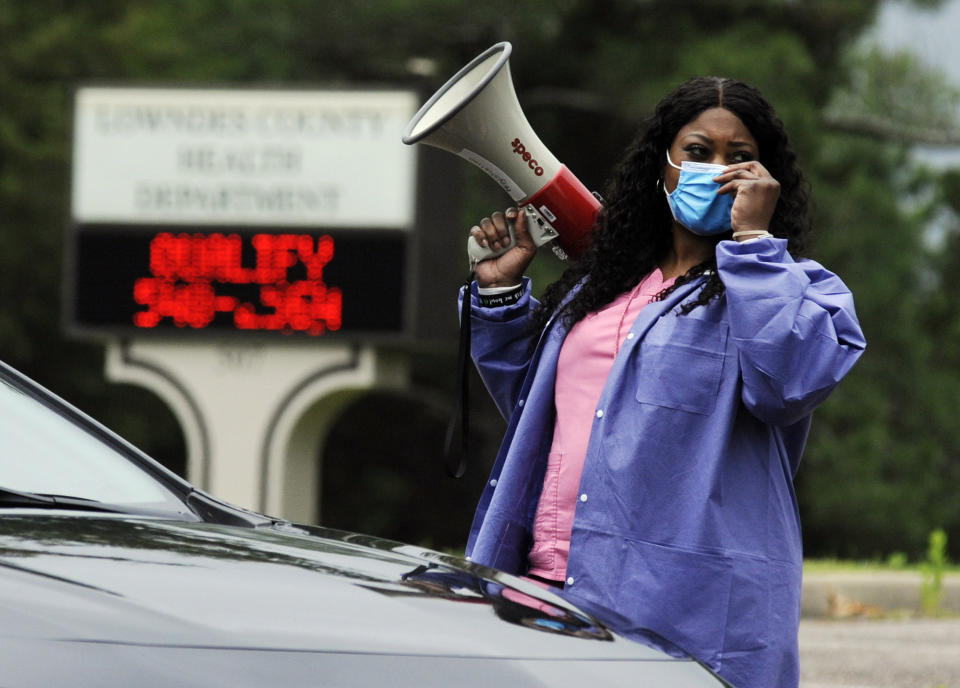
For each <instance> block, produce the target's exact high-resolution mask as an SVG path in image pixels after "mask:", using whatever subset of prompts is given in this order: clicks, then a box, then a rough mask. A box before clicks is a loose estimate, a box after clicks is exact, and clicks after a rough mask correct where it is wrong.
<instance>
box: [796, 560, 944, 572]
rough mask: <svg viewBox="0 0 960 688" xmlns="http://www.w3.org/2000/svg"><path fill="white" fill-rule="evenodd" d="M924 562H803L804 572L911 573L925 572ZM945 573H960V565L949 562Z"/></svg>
mask: <svg viewBox="0 0 960 688" xmlns="http://www.w3.org/2000/svg"><path fill="white" fill-rule="evenodd" d="M923 566H924V562H906V561H902V560H900V559H895V560H894V561H893V562H890V561H881V560H862V561H857V560H852V559H805V560H804V562H803V572H804V573H835V572H844V571H849V572H857V571H863V572H873V573H890V572H895V571H907V572H910V573H917V574H919V573H923ZM943 570H944V572H945V573H960V565H957V564H947V565H946V566H944V569H943Z"/></svg>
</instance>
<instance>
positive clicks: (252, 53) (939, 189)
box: [0, 0, 960, 557]
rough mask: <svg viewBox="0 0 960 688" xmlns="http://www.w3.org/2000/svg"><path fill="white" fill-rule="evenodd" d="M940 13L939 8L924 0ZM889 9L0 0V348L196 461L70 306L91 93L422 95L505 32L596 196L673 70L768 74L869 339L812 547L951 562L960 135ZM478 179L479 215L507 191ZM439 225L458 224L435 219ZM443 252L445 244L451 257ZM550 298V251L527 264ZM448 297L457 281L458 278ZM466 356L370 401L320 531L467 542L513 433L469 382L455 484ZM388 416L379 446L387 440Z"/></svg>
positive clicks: (345, 431) (343, 455)
mask: <svg viewBox="0 0 960 688" xmlns="http://www.w3.org/2000/svg"><path fill="white" fill-rule="evenodd" d="M913 4H914V5H917V6H936V5H937V4H939V3H938V2H937V0H925V1H924V2H919V1H915V2H914V3H913ZM878 7H879V2H878V0H844V1H842V2H834V1H832V0H723V1H720V0H717V1H706V0H704V1H701V2H692V1H689V0H512V1H511V2H506V1H504V0H488V2H485V3H476V2H468V1H466V0H379V1H376V0H324V1H320V2H317V0H311V1H309V2H308V1H306V0H168V1H165V2H164V1H161V0H155V1H148V0H96V1H94V0H83V1H79V2H66V1H65V0H31V1H30V2H24V1H18V0H0V232H2V237H3V243H2V246H3V248H2V250H0V294H2V295H3V300H2V303H3V307H2V308H0V357H2V358H3V359H4V360H6V361H7V362H9V363H11V364H13V365H14V366H16V367H18V368H20V369H21V370H23V371H24V372H26V373H27V374H29V375H31V376H33V377H35V378H36V379H38V380H39V381H40V382H41V383H43V384H45V385H47V386H49V387H51V388H53V389H54V390H55V391H57V392H58V393H60V394H61V395H62V396H64V397H66V398H67V399H68V400H70V401H72V402H73V403H75V404H77V405H79V406H81V407H82V408H85V409H87V410H89V411H90V412H92V414H93V415H94V416H96V417H98V418H99V419H101V420H102V421H104V422H105V423H106V424H107V425H109V426H111V427H113V428H115V429H117V430H118V431H120V432H121V433H122V434H124V435H126V436H128V437H130V438H132V439H133V440H134V441H135V442H136V443H138V444H140V445H141V446H143V447H145V448H146V449H147V450H148V451H149V452H151V453H153V454H154V455H155V456H156V457H157V458H159V459H160V460H162V461H163V462H165V463H167V464H168V465H170V466H172V467H174V468H175V469H177V470H181V471H182V470H183V465H184V460H183V450H184V447H183V440H182V437H181V435H180V431H179V429H178V427H177V425H176V422H175V420H174V419H173V417H172V415H171V413H170V411H169V410H168V409H166V408H165V407H164V406H163V404H162V403H161V402H160V401H159V400H157V399H155V398H153V397H152V396H151V395H150V394H148V393H147V392H145V391H143V390H140V389H138V388H133V387H127V386H119V385H111V384H108V383H107V382H105V381H104V378H103V361H102V356H103V354H102V349H101V347H100V346H98V345H95V344H91V343H85V342H78V341H72V340H69V339H66V338H65V337H64V335H63V333H62V330H61V327H60V322H59V318H58V315H57V314H58V312H59V309H60V307H59V304H60V300H61V295H60V282H61V277H60V275H61V269H62V264H61V263H62V244H63V235H64V229H65V227H66V223H67V219H68V211H69V208H68V193H69V169H70V160H69V154H70V153H69V152H70V114H71V99H72V93H73V89H74V88H75V87H76V85H77V84H81V83H90V82H95V83H110V84H113V83H117V84H124V83H137V84H158V85H171V84H176V85H210V84H216V85H224V84H227V85H232V86H244V85H263V84H270V85H278V84H279V85H291V86H313V85H316V86H327V85H344V84H350V85H392V86H396V85H400V86H410V87H415V88H420V89H422V90H423V92H424V93H429V92H432V90H434V89H435V88H436V87H438V86H439V85H440V84H441V83H442V82H443V81H444V80H445V79H446V78H447V77H448V76H449V75H450V74H452V73H453V72H454V71H455V70H456V69H458V68H459V67H460V66H462V65H463V64H464V63H465V62H466V61H467V60H469V59H470V58H471V57H473V56H474V55H475V54H477V53H479V52H480V51H481V50H483V49H485V48H486V47H488V46H489V45H491V44H492V43H494V42H497V41H500V40H509V41H511V42H513V44H514V56H513V58H512V59H511V66H512V71H513V74H514V81H515V83H516V87H517V91H518V93H519V94H520V99H521V102H522V104H523V107H524V111H525V112H526V114H527V116H528V118H529V119H530V121H531V123H532V124H533V126H534V128H535V129H536V130H537V132H538V134H539V135H540V137H541V138H542V139H543V140H544V141H545V142H547V143H548V144H549V145H550V146H551V148H552V149H553V151H554V153H556V155H557V157H558V158H560V159H561V160H563V161H564V162H566V163H567V164H568V165H569V166H570V167H571V168H572V169H573V170H575V171H576V173H577V175H578V176H579V177H580V178H581V179H582V180H583V181H584V182H585V183H586V184H587V185H588V186H590V187H591V188H596V189H599V190H602V189H603V186H604V184H605V181H606V178H607V175H608V174H609V172H610V169H611V167H612V165H613V164H614V163H615V161H616V160H617V158H618V156H619V153H620V151H621V150H622V149H623V147H624V145H625V144H626V142H627V141H628V139H629V138H630V137H631V135H632V133H633V132H634V131H635V129H636V128H637V126H638V124H639V122H640V121H641V120H642V119H643V117H644V116H646V115H647V114H649V112H650V111H651V109H652V107H653V105H654V104H655V103H656V102H657V101H658V100H659V98H660V97H662V95H663V94H664V93H666V92H667V91H668V90H669V89H670V88H672V87H673V86H674V85H675V84H676V83H678V82H679V81H681V80H682V79H685V78H687V77H689V76H693V75H698V74H705V73H710V74H722V75H726V76H731V77H735V78H739V79H742V80H744V81H747V82H749V83H752V84H754V85H755V86H757V87H759V88H760V89H761V90H762V91H763V92H764V93H765V94H766V95H767V96H768V98H769V99H770V100H771V101H772V102H773V104H774V106H775V107H776V108H777V110H778V112H779V114H780V115H781V117H782V119H783V120H784V122H785V124H786V126H787V129H788V131H789V132H790V133H791V136H792V139H793V142H794V145H795V147H796V149H797V150H798V153H799V157H800V160H801V163H802V164H803V166H804V167H805V169H806V170H807V172H808V174H809V176H810V179H811V182H812V185H813V196H814V200H815V203H816V206H815V218H816V222H815V224H816V227H817V228H818V232H819V237H818V242H817V244H816V246H815V248H814V250H813V252H812V257H814V258H816V259H818V260H820V261H821V262H823V263H825V264H826V265H828V266H829V267H830V268H831V269H833V270H835V271H836V272H837V273H839V274H840V275H841V277H843V278H844V280H845V281H846V282H847V283H848V284H849V286H850V287H851V288H852V289H853V291H854V294H855V295H856V301H857V308H858V313H859V316H860V318H861V321H862V323H863V326H864V329H865V330H866V333H867V338H868V341H869V349H868V353H867V355H866V356H865V357H864V358H863V359H862V361H861V362H860V363H859V364H858V366H857V367H856V369H855V370H854V372H853V373H852V374H851V375H850V377H849V378H848V379H847V380H846V381H845V382H844V384H843V385H841V386H840V388H839V389H838V391H837V392H836V393H835V394H834V395H833V397H832V398H831V399H830V400H829V401H828V402H827V403H826V404H825V405H824V407H823V408H822V409H821V410H820V411H819V412H818V415H817V418H816V419H815V423H814V430H813V433H812V435H811V437H810V442H809V448H808V451H807V454H806V457H805V462H804V466H803V467H802V469H801V472H800V476H799V479H798V493H799V499H800V509H801V513H802V516H803V520H804V524H805V543H806V548H807V553H808V554H809V555H816V556H845V557H871V556H886V555H887V554H889V553H891V552H893V551H903V552H907V553H909V554H910V555H911V556H914V557H919V556H920V555H922V553H923V550H924V547H925V542H926V535H927V533H928V532H929V531H930V530H932V529H933V528H935V527H943V528H945V529H946V531H947V532H948V534H949V536H950V543H951V547H952V549H953V552H952V553H953V556H954V557H956V556H957V555H958V554H960V548H958V545H960V499H957V498H956V496H955V495H956V493H957V488H958V487H960V423H957V422H956V421H955V418H954V417H955V415H956V410H955V409H956V408H957V406H958V404H957V401H958V400H960V305H958V303H960V302H958V300H957V298H956V294H955V292H956V291H957V287H956V284H957V281H956V280H954V279H951V275H956V274H957V270H958V268H960V231H958V230H960V223H958V213H960V172H955V171H942V170H940V171H935V170H931V169H926V168H924V167H923V165H922V164H921V162H919V161H918V160H917V158H915V157H914V156H912V155H911V150H912V149H913V146H914V145H915V144H916V143H922V142H928V143H938V144H956V142H957V140H958V137H957V136H956V132H957V126H956V119H957V107H958V102H960V100H958V97H957V93H956V90H955V89H953V88H951V87H949V86H948V85H947V83H946V81H945V79H944V77H943V75H941V74H938V73H936V72H935V71H933V70H931V69H930V68H927V67H924V66H923V65H921V64H920V63H919V62H918V61H917V60H916V59H914V58H912V57H911V56H910V55H906V54H889V53H885V52H883V51H881V50H879V49H877V48H875V47H871V46H870V45H868V44H865V43H864V42H863V40H861V36H862V35H863V33H864V32H865V30H867V29H868V28H869V27H870V26H871V24H872V22H873V19H874V17H875V15H876V12H877V10H878ZM492 187H494V185H493V184H491V183H490V182H489V180H487V179H486V178H484V177H483V176H482V175H481V174H480V173H474V172H468V173H467V174H466V188H465V192H466V193H465V197H466V198H467V202H466V203H465V205H464V208H463V214H462V217H461V218H460V219H459V220H457V221H456V222H454V224H456V225H457V226H462V227H466V226H468V225H469V224H472V222H473V221H474V218H476V217H479V216H481V215H482V214H486V213H488V212H489V210H490V209H491V208H493V207H497V206H499V205H500V204H502V203H503V201H504V198H503V197H502V195H499V194H498V193H497V192H498V190H497V189H496V188H492ZM438 231H448V230H446V229H444V228H439V230H438ZM438 259H445V257H438ZM536 266H537V267H536V272H535V274H534V278H535V282H536V284H538V285H539V286H541V287H542V286H543V285H544V284H546V283H547V282H548V281H549V280H550V279H552V278H553V277H555V276H556V275H557V274H558V271H559V269H560V268H559V265H558V264H557V263H556V262H555V261H553V259H552V258H551V257H550V256H549V254H546V255H545V256H543V257H542V259H541V260H538V261H537V263H536ZM441 286H442V287H444V288H446V287H448V288H449V289H450V291H451V295H452V293H453V290H454V289H455V286H456V285H441ZM453 347H454V344H453V343H452V342H451V352H446V353H443V352H442V353H436V352H433V353H429V352H415V354H414V362H415V364H414V380H413V383H414V391H413V392H411V393H410V394H408V395H404V396H400V397H397V396H395V395H394V396H386V395H371V396H369V397H366V398H364V399H362V400H361V401H359V402H357V404H356V405H355V406H354V407H353V408H352V409H351V412H350V413H348V414H345V415H344V420H343V421H342V422H341V423H340V424H339V425H338V426H337V429H336V431H335V432H334V434H333V436H331V438H330V443H329V445H328V451H327V453H326V456H325V468H324V471H325V474H324V485H325V492H324V507H323V508H324V512H323V520H324V522H325V523H328V524H331V525H336V526H342V527H348V528H353V529H358V530H364V531H368V532H374V533H376V534H380V535H386V536H393V537H398V538H402V539H406V540H415V541H420V542H424V543H429V544H433V545H435V546H442V547H457V546H460V545H462V543H463V540H464V536H465V532H466V528H467V524H468V523H469V519H470V517H471V514H472V507H473V503H474V501H475V499H476V496H477V495H478V494H479V486H480V484H481V483H482V481H483V480H484V478H485V472H486V470H487V468H488V466H489V463H490V462H491V461H492V457H493V454H494V452H495V450H496V444H497V440H498V437H499V434H500V433H501V432H502V430H503V423H502V421H501V420H500V419H499V417H498V416H497V415H496V412H495V411H493V409H492V407H491V406H490V404H489V402H487V400H486V399H485V396H484V394H483V392H482V390H479V389H478V387H479V385H477V384H475V385H474V390H475V394H474V396H475V400H474V406H475V409H476V410H475V414H476V415H477V416H479V421H478V423H477V424H478V427H479V429H478V432H477V445H476V446H477V452H476V455H477V457H479V460H478V461H477V462H476V464H475V465H473V466H472V467H471V469H470V473H469V477H468V479H467V480H466V481H463V482H460V483H452V482H449V481H448V480H446V479H445V478H444V477H443V475H442V472H441V468H440V457H439V454H440V445H441V437H442V432H443V421H444V418H445V414H446V412H447V409H446V400H447V399H448V398H450V397H449V395H450V391H451V387H452V379H453V373H452V371H453V355H452V349H453ZM372 422H377V423H380V424H382V425H384V427H385V428H386V429H387V430H388V432H383V433H377V434H378V435H381V436H389V437H390V438H391V439H390V440H389V441H384V440H383V439H379V440H378V439H377V438H375V437H371V436H370V435H371V434H372V433H369V431H368V429H367V428H368V426H369V424H370V423H372Z"/></svg>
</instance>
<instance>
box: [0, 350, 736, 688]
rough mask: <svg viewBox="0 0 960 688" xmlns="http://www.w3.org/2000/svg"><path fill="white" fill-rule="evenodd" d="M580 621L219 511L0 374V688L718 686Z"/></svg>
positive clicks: (26, 385)
mask: <svg viewBox="0 0 960 688" xmlns="http://www.w3.org/2000/svg"><path fill="white" fill-rule="evenodd" d="M591 612H592V613H590V614H588V613H587V612H586V611H584V610H581V609H578V608H577V607H574V606H573V605H571V604H570V603H568V602H567V601H565V600H564V599H563V598H562V596H561V595H560V594H554V593H553V592H548V591H546V590H543V589H541V588H540V587H538V586H536V585H534V584H533V583H531V582H529V581H526V580H523V579H519V578H516V577H513V576H508V575H506V574H503V573H500V572H497V571H494V570H492V569H488V568H485V567H481V566H477V565H474V564H471V563H470V562H467V561H465V560H463V559H460V558H457V557H452V556H448V555H444V554H440V553H438V552H433V551H430V550H426V549H423V548H419V547H415V546H412V545H403V544H400V543H396V542H390V541H385V540H380V539H377V538H373V537H369V536H363V535H357V534H353V533H346V532H342V531H334V530H329V529H323V528H315V527H306V526H297V525H293V524H290V523H287V522H284V521H280V520H277V519H272V518H268V517H266V516H262V515H260V514H255V513H252V512H249V511H245V510H242V509H238V508H236V507H233V506H231V505H228V504H225V503H223V502H220V501H219V500H217V499H215V498H213V497H211V496H209V495H207V494H204V493H203V492H200V491H198V490H196V489H195V488H194V487H193V486H191V485H190V484H189V483H187V482H185V481H183V480H182V479H180V478H178V477H177V476H175V475H173V474H172V473H170V472H169V471H167V470H166V469H165V468H163V467H162V466H160V465H159V464H157V463H156V462H154V461H153V460H151V459H149V458H148V457H146V456H145V455H143V454H142V453H141V452H139V451H138V450H136V449H135V448H133V447H132V446H130V445H129V444H127V443H126V442H124V441H123V440H122V439H120V438H119V437H117V436H116V435H114V434H113V433H111V432H109V431H108V430H106V429H104V428H103V427H102V426H99V425H98V424H96V423H95V422H94V421H92V420H90V419H89V418H87V417H86V416H84V415H83V414H81V413H80V412H78V411H77V410H76V409H73V408H72V407H70V406H68V405H67V404H65V403H64V402H63V401H61V400H60V399H58V398H56V397H55V396H53V395H51V394H50V393H48V392H46V391H45V390H43V389H41V388H40V387H38V386H37V385H35V384H34V383H32V382H31V381H30V380H28V379H26V378H25V377H23V376H22V375H20V374H19V373H17V372H16V371H14V370H12V369H10V368H9V367H7V366H5V365H2V364H0V688H8V687H9V688H13V687H16V688H30V687H34V686H36V687H40V686H43V687H47V686H56V685H69V686H90V687H93V686H97V687H98V688H100V687H109V686H124V687H126V686H137V687H138V688H147V687H150V686H230V687H231V688H234V687H243V686H330V687H336V688H352V687H357V688H359V687H361V686H364V687H366V686H384V685H388V686H391V687H399V686H417V687H418V688H427V687H430V686H451V685H455V686H462V687H468V686H519V687H523V686H578V687H582V686H584V685H599V686H632V687H639V686H669V687H671V688H683V687H687V686H689V687H700V686H703V687H706V686H722V685H725V684H724V683H723V682H722V681H721V680H720V679H719V678H717V677H716V676H714V675H713V674H712V673H711V672H710V671H708V670H707V669H706V668H704V667H703V666H701V665H700V664H698V663H697V662H695V661H693V660H692V659H690V658H689V657H686V656H683V654H682V652H681V651H679V650H678V649H677V648H674V647H671V646H669V644H668V643H666V641H663V640H662V639H659V638H657V637H656V636H653V635H646V634H644V633H642V632H639V633H638V632H635V631H634V632H632V633H631V638H633V639H631V640H628V639H626V638H624V637H622V636H620V635H618V634H617V632H616V631H615V630H614V628H615V627H616V622H615V617H613V615H604V614H603V613H602V610H600V612H599V613H598V610H591Z"/></svg>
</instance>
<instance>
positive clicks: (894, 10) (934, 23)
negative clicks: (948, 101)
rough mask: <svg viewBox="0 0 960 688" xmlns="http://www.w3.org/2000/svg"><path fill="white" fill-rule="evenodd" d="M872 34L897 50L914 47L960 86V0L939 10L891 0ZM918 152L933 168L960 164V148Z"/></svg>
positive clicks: (959, 115)
mask: <svg viewBox="0 0 960 688" xmlns="http://www.w3.org/2000/svg"><path fill="white" fill-rule="evenodd" d="M871 37H872V38H874V39H875V40H877V41H879V42H880V43H881V44H882V45H886V46H888V47H889V48H891V49H893V50H896V49H901V48H907V49H910V50H911V51H913V52H914V53H915V54H916V55H918V56H919V57H920V58H921V59H923V60H924V61H925V62H927V63H928V64H930V65H932V66H934V67H937V68H939V69H941V70H943V71H944V72H945V73H946V74H947V76H948V77H949V78H950V80H951V81H952V82H953V83H954V84H955V85H957V86H960V0H946V1H945V2H944V3H943V5H942V7H940V8H939V9H937V10H920V9H917V8H916V7H914V6H913V4H912V3H909V2H905V1H904V0H887V2H886V3H885V5H884V6H883V7H882V9H881V10H880V13H879V15H878V17H877V25H876V27H875V29H874V32H873V33H872V35H871ZM958 117H960V113H958ZM915 155H916V156H917V157H918V158H920V159H922V160H923V161H924V162H925V163H926V164H928V165H932V166H933V167H953V168H956V167H960V149H958V148H948V149H931V148H927V147H919V148H917V149H916V150H915Z"/></svg>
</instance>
